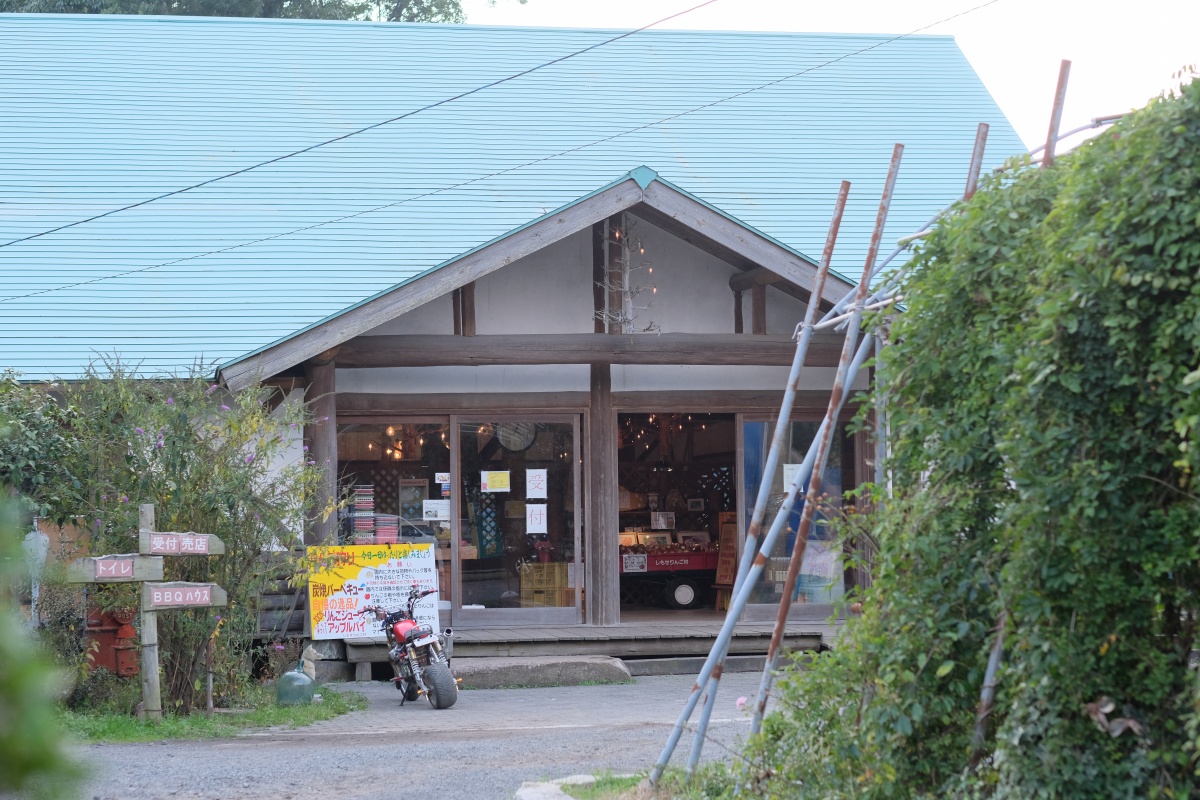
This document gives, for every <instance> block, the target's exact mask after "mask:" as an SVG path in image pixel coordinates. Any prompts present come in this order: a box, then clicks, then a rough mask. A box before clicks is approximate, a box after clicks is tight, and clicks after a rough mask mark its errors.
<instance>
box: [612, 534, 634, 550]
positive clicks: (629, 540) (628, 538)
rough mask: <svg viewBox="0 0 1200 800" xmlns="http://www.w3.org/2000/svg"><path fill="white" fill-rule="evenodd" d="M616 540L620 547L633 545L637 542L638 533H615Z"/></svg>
mask: <svg viewBox="0 0 1200 800" xmlns="http://www.w3.org/2000/svg"><path fill="white" fill-rule="evenodd" d="M617 540H618V542H619V543H620V545H621V547H633V546H634V545H636V544H637V543H638V535H637V534H636V533H621V534H618V535H617Z"/></svg>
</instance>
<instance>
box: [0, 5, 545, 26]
mask: <svg viewBox="0 0 1200 800" xmlns="http://www.w3.org/2000/svg"><path fill="white" fill-rule="evenodd" d="M489 2H490V3H492V4H493V5H494V4H495V2H496V0H489ZM517 2H519V3H521V4H524V3H525V2H526V0H517ZM0 13H5V14H158V15H162V16H184V17H268V18H274V19H341V20H382V21H385V22H465V21H466V16H465V15H464V14H463V9H462V0H0Z"/></svg>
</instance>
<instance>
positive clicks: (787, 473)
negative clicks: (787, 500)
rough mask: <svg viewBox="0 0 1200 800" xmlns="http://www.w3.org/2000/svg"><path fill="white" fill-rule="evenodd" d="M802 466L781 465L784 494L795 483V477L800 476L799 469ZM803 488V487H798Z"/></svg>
mask: <svg viewBox="0 0 1200 800" xmlns="http://www.w3.org/2000/svg"><path fill="white" fill-rule="evenodd" d="M802 466H804V465H803V464H784V465H783V490H784V491H785V492H786V491H788V490H790V489H791V488H792V484H793V483H795V481H796V476H797V475H799V474H800V467H802ZM800 488H804V487H800Z"/></svg>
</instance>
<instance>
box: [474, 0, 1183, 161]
mask: <svg viewBox="0 0 1200 800" xmlns="http://www.w3.org/2000/svg"><path fill="white" fill-rule="evenodd" d="M700 2H701V0H528V2H527V3H525V4H524V5H522V4H520V3H518V2H517V0H495V4H494V5H489V0H463V9H464V11H465V12H466V14H467V21H468V22H469V23H473V24H478V25H528V26H555V27H576V28H639V27H641V26H643V25H646V24H647V23H650V22H653V21H655V20H657V19H660V18H662V17H665V16H668V15H670V14H674V13H676V12H679V11H682V10H684V9H687V8H690V7H692V6H695V5H697V4H699V3H700ZM984 2H986V0H854V2H845V1H844V0H843V2H836V0H835V2H829V0H825V2H811V1H810V0H717V1H716V2H715V3H713V4H712V5H710V6H707V7H705V8H702V9H700V10H698V11H693V12H692V13H690V14H686V15H684V16H682V17H680V18H678V19H675V20H672V21H670V22H668V23H665V24H664V25H662V26H661V27H664V28H668V27H669V28H691V29H724V30H773V31H775V30H778V31H808V32H830V33H832V32H839V33H841V32H844V33H885V34H898V33H908V32H910V31H913V30H915V29H916V28H922V27H924V26H926V25H929V24H930V23H934V22H937V21H938V20H941V19H945V18H946V17H950V16H952V15H954V14H958V13H961V12H963V11H967V10H968V9H971V8H974V7H976V6H979V5H981V4H982V3H984ZM923 32H924V33H937V34H948V35H951V36H954V37H955V39H956V40H957V41H958V46H959V47H960V48H961V49H962V51H963V53H964V54H965V55H966V57H967V59H968V60H969V61H970V62H971V65H972V66H973V67H974V68H975V71H976V72H977V73H979V77H980V78H982V80H983V83H984V85H986V86H987V88H988V90H989V91H990V92H991V93H992V96H993V97H994V98H995V99H996V102H997V103H998V104H999V105H1000V108H1001V110H1003V111H1004V113H1005V114H1006V115H1007V116H1008V118H1009V120H1010V121H1011V122H1012V124H1013V126H1014V127H1015V128H1016V129H1017V133H1018V134H1019V135H1020V136H1021V138H1022V139H1023V140H1024V141H1025V143H1026V145H1028V146H1030V147H1034V146H1037V145H1040V144H1043V143H1044V142H1045V139H1046V131H1047V127H1048V125H1049V120H1050V106H1051V101H1052V99H1053V96H1054V86H1055V83H1056V82H1057V80H1058V68H1059V62H1060V61H1061V60H1062V59H1064V58H1066V59H1070V60H1071V62H1072V64H1071V78H1070V84H1069V88H1068V91H1067V102H1066V106H1065V108H1064V111H1063V121H1062V130H1063V131H1066V130H1069V129H1071V128H1074V127H1076V126H1078V125H1082V124H1085V123H1086V122H1087V121H1088V120H1090V119H1091V118H1092V117H1096V116H1103V115H1106V114H1115V113H1120V112H1123V111H1128V110H1130V109H1131V108H1137V107H1141V106H1143V105H1145V104H1146V102H1147V101H1148V100H1149V99H1150V98H1151V97H1154V96H1155V95H1157V94H1159V93H1160V92H1161V91H1163V90H1164V89H1166V88H1168V87H1169V86H1171V85H1172V81H1171V75H1172V73H1175V72H1177V71H1179V69H1180V68H1181V67H1183V66H1185V65H1189V64H1194V65H1196V66H1198V67H1200V0H1136V1H1128V0H1127V1H1126V2H1116V1H1115V0H1086V1H1085V0H995V2H993V3H991V4H990V5H987V6H986V7H984V8H980V9H978V10H976V11H972V12H971V13H968V14H966V15H965V16H962V17H959V18H957V19H954V20H951V21H949V22H946V23H943V24H940V25H936V26H934V27H932V28H929V29H928V30H925V31H923ZM799 80H803V78H799Z"/></svg>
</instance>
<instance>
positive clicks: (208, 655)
mask: <svg viewBox="0 0 1200 800" xmlns="http://www.w3.org/2000/svg"><path fill="white" fill-rule="evenodd" d="M204 666H205V667H206V668H207V669H208V680H207V681H206V682H205V692H204V708H205V713H207V714H208V716H210V717H211V716H212V713H213V692H212V689H213V640H212V637H211V636H210V637H208V643H207V644H206V645H205V646H204Z"/></svg>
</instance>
